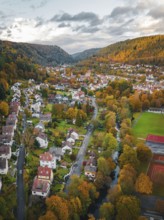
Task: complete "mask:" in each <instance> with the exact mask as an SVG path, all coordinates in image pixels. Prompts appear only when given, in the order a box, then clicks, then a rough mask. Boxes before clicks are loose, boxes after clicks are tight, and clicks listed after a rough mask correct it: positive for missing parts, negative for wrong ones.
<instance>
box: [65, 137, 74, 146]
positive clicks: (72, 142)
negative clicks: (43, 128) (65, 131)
mask: <svg viewBox="0 0 164 220" xmlns="http://www.w3.org/2000/svg"><path fill="white" fill-rule="evenodd" d="M66 141H67V142H69V143H71V144H72V145H74V144H75V140H74V139H73V138H71V137H70V138H68V139H67V140H66Z"/></svg>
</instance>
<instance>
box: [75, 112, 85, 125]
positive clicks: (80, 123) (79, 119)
mask: <svg viewBox="0 0 164 220" xmlns="http://www.w3.org/2000/svg"><path fill="white" fill-rule="evenodd" d="M82 124H83V120H82V117H81V114H80V111H79V110H78V112H77V115H76V126H78V127H81V126H82Z"/></svg>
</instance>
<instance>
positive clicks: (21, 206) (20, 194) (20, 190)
mask: <svg viewBox="0 0 164 220" xmlns="http://www.w3.org/2000/svg"><path fill="white" fill-rule="evenodd" d="M22 126H23V132H24V131H25V129H26V116H25V114H24V115H23V121H22ZM24 161H25V147H24V145H23V144H21V145H20V147H19V156H18V162H17V220H24V219H25V192H24V183H23V166H24Z"/></svg>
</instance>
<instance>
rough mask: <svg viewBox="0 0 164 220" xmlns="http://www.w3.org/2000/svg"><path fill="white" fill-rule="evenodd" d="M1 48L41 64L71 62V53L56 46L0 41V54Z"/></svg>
mask: <svg viewBox="0 0 164 220" xmlns="http://www.w3.org/2000/svg"><path fill="white" fill-rule="evenodd" d="M2 50H3V51H6V50H7V51H10V52H12V51H13V50H14V53H15V58H16V57H17V56H24V57H27V58H29V59H30V60H31V61H32V62H33V63H37V64H40V65H43V66H49V65H51V66H52V65H56V64H64V63H72V62H73V58H72V57H71V55H69V54H68V53H66V52H65V51H64V50H63V49H61V48H60V47H58V46H49V45H40V44H28V43H15V42H9V41H0V55H1V51H2Z"/></svg>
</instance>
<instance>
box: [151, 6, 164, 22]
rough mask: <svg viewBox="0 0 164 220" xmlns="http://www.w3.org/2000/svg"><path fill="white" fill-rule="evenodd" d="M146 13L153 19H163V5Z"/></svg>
mask: <svg viewBox="0 0 164 220" xmlns="http://www.w3.org/2000/svg"><path fill="white" fill-rule="evenodd" d="M148 15H150V16H152V17H153V18H155V19H158V18H162V19H164V5H163V6H159V7H156V8H153V9H151V10H150V11H149V13H148Z"/></svg>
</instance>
